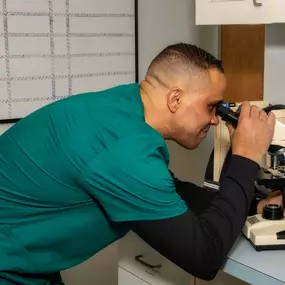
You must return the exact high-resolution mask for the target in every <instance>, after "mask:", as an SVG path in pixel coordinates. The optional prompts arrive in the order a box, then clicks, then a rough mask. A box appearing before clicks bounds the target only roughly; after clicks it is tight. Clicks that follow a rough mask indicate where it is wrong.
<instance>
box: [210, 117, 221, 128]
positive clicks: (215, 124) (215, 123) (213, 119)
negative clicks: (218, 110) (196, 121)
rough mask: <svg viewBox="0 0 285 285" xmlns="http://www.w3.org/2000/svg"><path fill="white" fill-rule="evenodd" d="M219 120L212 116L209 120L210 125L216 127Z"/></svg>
mask: <svg viewBox="0 0 285 285" xmlns="http://www.w3.org/2000/svg"><path fill="white" fill-rule="evenodd" d="M219 122H220V121H219V118H218V116H217V115H214V116H213V117H212V120H211V125H214V126H217V125H218V124H219Z"/></svg>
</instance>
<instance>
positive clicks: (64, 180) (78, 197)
mask: <svg viewBox="0 0 285 285" xmlns="http://www.w3.org/2000/svg"><path fill="white" fill-rule="evenodd" d="M168 162H169V153H168V150H167V146H166V143H165V141H164V139H163V138H162V136H161V135H160V134H159V133H158V132H157V131H155V130H154V129H153V128H151V127H150V126H149V125H148V124H146V122H145V120H144V108H143V104H142V101H141V97H140V89H139V86H138V85H137V84H126V85H121V86H116V87H113V88H110V89H107V90H103V91H99V92H91V93H84V94H78V95H74V96H71V97H68V98H66V99H63V100H60V101H57V102H54V103H52V104H49V105H47V106H44V107H43V108H41V109H39V110H37V111H35V112H33V113H31V114H30V115H28V116H27V117H25V118H24V119H22V120H21V121H19V122H18V123H17V124H15V125H14V126H12V127H11V128H10V129H8V130H7V131H6V132H5V133H4V134H3V135H2V136H1V137H0V272H1V273H0V280H1V276H2V278H3V279H4V278H6V280H8V279H9V278H10V280H17V281H19V280H21V281H19V282H18V283H19V284H29V285H34V284H43V283H41V282H42V280H50V281H49V283H47V284H56V283H54V282H56V281H54V282H53V281H52V279H53V278H54V275H52V274H51V273H54V272H59V271H60V270H63V269H66V268H70V267H72V266H75V265H77V264H79V263H81V262H83V261H84V260H86V259H88V258H90V257H91V256H93V255H94V254H95V253H97V252H98V251H100V250H101V249H103V248H104V247H106V246H107V245H108V244H110V243H112V242H114V241H116V240H118V239H120V238H121V237H123V236H124V235H125V234H126V233H127V231H128V230H129V229H128V228H127V227H126V226H125V224H124V223H119V222H124V221H134V220H153V219H163V218H169V217H173V216H176V215H179V214H182V213H183V212H185V211H186V205H185V203H184V201H183V200H182V199H181V198H180V196H179V195H178V194H177V193H176V191H175V186H174V182H173V179H172V177H171V175H170V173H169V170H168ZM3 276H4V277H3ZM7 276H9V277H7ZM19 278H20V279H19ZM49 278H50V279H49ZM1 284H2V283H1ZM7 284H9V283H7Z"/></svg>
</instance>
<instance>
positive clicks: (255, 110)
mask: <svg viewBox="0 0 285 285" xmlns="http://www.w3.org/2000/svg"><path fill="white" fill-rule="evenodd" d="M259 111H260V109H259V108H258V107H257V106H255V105H253V106H251V107H250V116H251V117H257V116H259Z"/></svg>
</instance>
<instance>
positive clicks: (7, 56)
mask: <svg viewBox="0 0 285 285" xmlns="http://www.w3.org/2000/svg"><path fill="white" fill-rule="evenodd" d="M69 1H70V0H65V12H55V11H54V9H53V0H48V11H46V12H21V11H8V10H7V2H9V0H3V1H2V12H0V16H2V19H3V23H2V24H3V30H2V31H1V32H0V37H2V38H3V43H4V47H5V48H4V54H3V53H2V54H0V60H4V62H5V73H6V76H0V83H1V82H4V84H5V83H6V91H7V96H5V97H6V98H1V97H0V104H6V106H7V107H8V118H13V112H12V111H13V103H21V102H40V101H54V100H58V99H62V98H65V97H68V96H71V95H72V93H73V92H72V91H73V90H72V79H75V78H90V77H103V76H106V77H108V76H117V75H130V76H134V75H135V70H128V71H125V70H123V69H122V70H116V71H105V70H104V71H102V72H92V70H90V71H91V72H90V71H89V72H86V73H82V72H81V73H80V72H79V73H77V74H73V73H72V68H71V59H73V58H96V57H97V58H108V57H126V56H127V57H130V58H133V60H135V51H127V52H124V51H118V52H115V51H109V52H108V51H106V52H82V53H80V52H78V50H76V51H77V53H72V52H71V38H96V37H97V38H109V37H110V38H134V37H135V32H121V31H120V32H84V31H82V32H78V31H77V32H71V30H70V19H71V18H72V17H73V18H83V17H84V18H135V14H134V13H71V12H70V11H69ZM15 16H22V17H47V18H48V23H49V31H48V32H30V31H27V32H23V31H22V32H17V31H16V30H12V32H9V21H8V17H9V18H10V17H15ZM55 17H62V18H65V32H64V31H60V32H58V31H57V32H55V29H54V19H55ZM10 38H11V39H12V38H48V39H49V49H50V53H37V52H35V53H23V54H20V53H18V54H17V53H13V52H12V54H11V52H10V49H9V39H10ZM56 38H65V42H66V51H65V53H62V52H59V53H56V52H55V39H56ZM34 58H35V59H45V58H46V59H49V60H50V75H35V76H29V75H27V76H14V75H13V72H12V73H11V61H10V60H16V59H17V60H21V59H34ZM58 59H66V64H67V73H66V74H56V72H55V60H58ZM106 65H107V64H106ZM12 71H13V69H12ZM17 75H21V74H17ZM59 79H60V80H61V79H65V80H66V79H67V85H68V92H67V96H62V94H57V92H56V89H57V85H56V80H59ZM34 80H49V81H50V82H51V86H52V87H51V95H50V96H37V97H29V98H25V96H23V98H22V97H20V98H17V97H15V98H14V97H13V94H12V93H13V92H14V91H13V89H12V88H11V82H15V81H34ZM12 91H13V92H12ZM24 92H25V90H24ZM26 97H27V96H26ZM0 117H1V118H2V116H1V114H0Z"/></svg>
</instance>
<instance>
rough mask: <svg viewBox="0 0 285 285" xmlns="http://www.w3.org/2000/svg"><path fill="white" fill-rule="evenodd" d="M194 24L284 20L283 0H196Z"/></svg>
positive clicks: (260, 22)
mask: <svg viewBox="0 0 285 285" xmlns="http://www.w3.org/2000/svg"><path fill="white" fill-rule="evenodd" d="M195 4H196V8H195V9H196V25H231V24H270V23H284V22H285V0H274V1H272V0H196V2H195Z"/></svg>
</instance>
